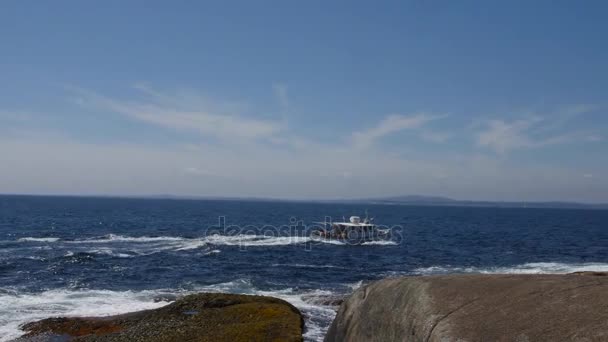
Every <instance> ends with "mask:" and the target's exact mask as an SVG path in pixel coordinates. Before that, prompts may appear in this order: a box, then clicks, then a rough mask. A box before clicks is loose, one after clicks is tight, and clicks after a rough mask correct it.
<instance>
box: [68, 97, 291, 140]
mask: <svg viewBox="0 0 608 342" xmlns="http://www.w3.org/2000/svg"><path fill="white" fill-rule="evenodd" d="M136 89H137V90H139V91H140V92H141V93H143V94H144V95H146V98H145V99H142V100H140V101H122V100H118V99H113V98H110V97H107V96H103V95H100V94H97V93H95V92H91V91H88V90H83V89H77V92H78V93H79V94H80V95H81V96H82V98H81V102H82V103H85V104H90V105H92V106H96V107H98V108H102V109H106V110H111V111H113V112H116V113H120V114H123V115H125V116H127V117H129V118H131V119H133V120H137V121H141V122H144V123H147V124H151V125H155V126H160V127H165V128H168V129H173V130H181V131H192V132H196V133H198V134H200V135H202V136H205V137H214V138H217V139H219V140H223V141H235V140H256V139H268V138H271V137H273V136H276V135H277V134H279V133H280V132H281V131H283V130H284V128H285V123H284V122H282V121H280V120H262V119H257V118H251V117H246V116H243V115H239V114H235V113H218V112H215V111H214V109H213V108H212V107H213V106H209V105H205V104H204V103H203V102H202V101H199V102H198V103H193V101H192V100H191V98H188V97H185V96H181V95H174V94H164V93H161V92H158V91H155V90H152V89H150V88H148V87H145V86H142V85H138V86H136Z"/></svg>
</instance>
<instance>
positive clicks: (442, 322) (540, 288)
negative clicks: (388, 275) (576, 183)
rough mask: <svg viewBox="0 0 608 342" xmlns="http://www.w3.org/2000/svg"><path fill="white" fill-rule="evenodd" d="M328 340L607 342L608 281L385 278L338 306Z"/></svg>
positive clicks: (579, 277)
mask: <svg viewBox="0 0 608 342" xmlns="http://www.w3.org/2000/svg"><path fill="white" fill-rule="evenodd" d="M325 341H424V342H427V341H434V342H440V341H441V342H456V341H458V342H465V341H492V342H493V341H518V342H524V341H530V342H532V341H580V342H583V341H585V342H592V341H608V277H606V276H605V274H595V273H584V274H571V275H446V276H429V277H404V278H395V279H386V280H382V281H378V282H375V283H372V284H370V285H368V286H365V287H363V288H361V289H359V290H357V291H356V292H355V293H354V294H353V295H352V296H351V297H350V298H348V299H347V300H346V301H345V302H344V303H343V304H342V306H341V307H340V310H339V311H338V314H337V316H336V319H335V320H334V322H333V324H332V326H331V328H330V329H329V332H328V334H327V336H326V338H325Z"/></svg>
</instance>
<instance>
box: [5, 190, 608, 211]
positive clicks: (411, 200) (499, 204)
mask: <svg viewBox="0 0 608 342" xmlns="http://www.w3.org/2000/svg"><path fill="white" fill-rule="evenodd" d="M0 196H44V197H47V196H51V197H94V198H144V199H145V198H147V199H170V200H217V201H257V202H309V203H310V202H313V203H351V204H385V205H419V206H455V207H456V206H457V207H494V208H563V209H608V203H578V202H559V201H553V202H551V201H548V202H527V201H520V202H517V201H470V200H457V199H453V198H448V197H440V196H423V195H405V196H389V197H370V198H358V199H329V200H315V199H285V198H271V197H270V198H269V197H221V196H187V195H170V194H158V195H147V196H145V195H143V196H142V195H139V196H137V195H131V196H129V195H124V196H116V195H32V194H29V195H26V194H21V195H19V194H1V193H0Z"/></svg>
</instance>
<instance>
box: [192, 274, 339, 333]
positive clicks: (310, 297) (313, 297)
mask: <svg viewBox="0 0 608 342" xmlns="http://www.w3.org/2000/svg"><path fill="white" fill-rule="evenodd" d="M197 291H205V292H223V293H241V294H250V295H258V296H269V297H275V298H280V299H283V300H285V301H287V302H289V303H291V304H292V305H293V306H295V307H297V308H298V309H299V310H300V311H301V312H302V314H303V315H304V318H305V331H304V340H305V341H323V338H324V336H325V333H326V332H327V329H328V328H329V325H330V324H331V322H332V321H333V319H334V317H335V316H336V308H335V307H334V306H331V305H323V304H320V302H322V301H320V300H318V298H331V297H332V296H336V294H335V293H333V292H332V291H328V290H309V291H298V290H294V289H292V288H286V289H281V290H274V291H272V290H259V289H256V288H255V287H254V286H253V285H252V283H251V281H249V280H247V279H239V280H236V281H231V282H226V283H220V284H215V285H209V286H204V287H200V288H198V289H197Z"/></svg>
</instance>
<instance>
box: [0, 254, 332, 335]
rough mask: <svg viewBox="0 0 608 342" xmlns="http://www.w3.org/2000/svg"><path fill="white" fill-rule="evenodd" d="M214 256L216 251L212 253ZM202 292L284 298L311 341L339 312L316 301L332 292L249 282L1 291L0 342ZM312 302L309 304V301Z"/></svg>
mask: <svg viewBox="0 0 608 342" xmlns="http://www.w3.org/2000/svg"><path fill="white" fill-rule="evenodd" d="M211 252H214V251H211ZM198 292H223V293H239V294H252V295H260V296H270V297H276V298H281V299H283V300H285V301H287V302H289V303H291V304H292V305H294V306H295V307H297V308H298V309H299V310H300V311H301V312H302V313H303V315H304V316H305V321H306V330H305V334H304V338H305V340H307V341H322V340H323V337H324V335H325V332H326V330H327V328H328V327H329V324H330V323H331V321H332V320H333V318H334V316H335V314H336V311H335V310H336V308H335V307H332V306H328V305H320V304H315V303H318V302H319V301H315V299H316V298H326V297H331V296H332V295H333V293H332V292H330V291H324V290H310V291H297V290H293V289H291V288H287V289H281V290H275V291H262V290H259V289H256V288H255V287H254V286H253V285H252V284H251V282H250V281H249V280H246V279H241V280H235V281H231V282H226V283H220V284H214V285H208V286H201V287H197V288H195V289H193V290H191V291H173V290H163V289H161V290H146V291H109V290H79V291H76V290H69V289H60V290H50V291H45V292H42V293H38V294H19V293H18V292H17V291H15V290H12V289H2V288H0V342H5V341H10V340H12V339H14V338H17V337H19V336H21V335H22V334H23V331H21V330H20V329H19V326H21V325H22V324H24V323H27V322H32V321H36V320H40V319H44V318H49V317H59V316H67V317H70V316H110V315H118V314H123V313H127V312H133V311H139V310H148V309H155V308H159V307H162V306H164V305H167V304H168V303H169V302H166V301H161V302H155V299H156V298H159V297H160V298H162V297H163V296H165V297H171V295H178V296H181V295H187V294H191V293H198ZM307 298H308V300H307Z"/></svg>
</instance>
